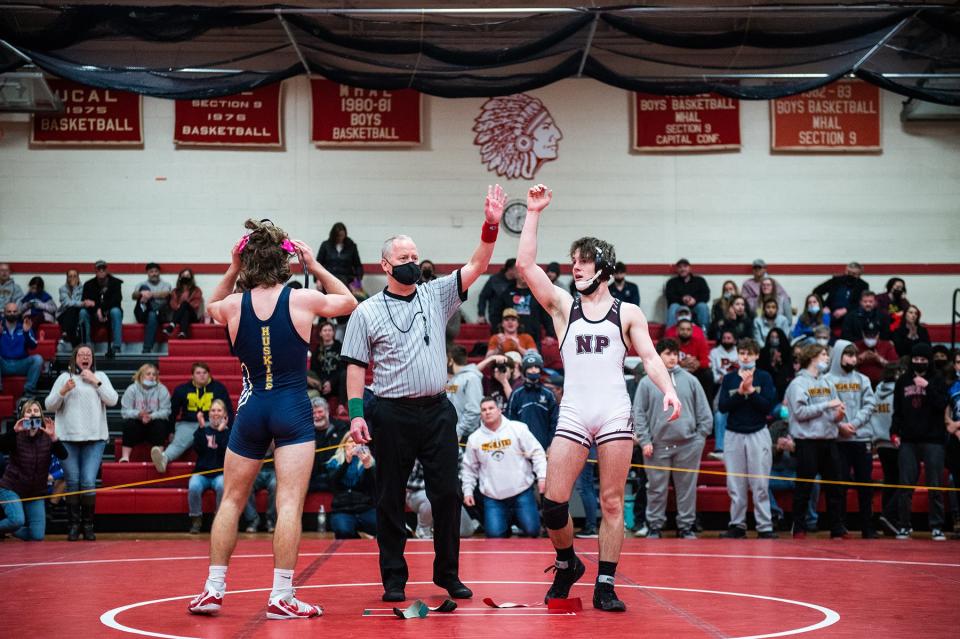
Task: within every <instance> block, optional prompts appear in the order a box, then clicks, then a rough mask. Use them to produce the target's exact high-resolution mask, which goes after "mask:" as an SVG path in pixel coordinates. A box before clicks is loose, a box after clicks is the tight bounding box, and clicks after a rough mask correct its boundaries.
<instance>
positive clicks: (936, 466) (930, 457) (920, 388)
mask: <svg viewBox="0 0 960 639" xmlns="http://www.w3.org/2000/svg"><path fill="white" fill-rule="evenodd" d="M932 350H933V349H931V348H930V345H929V344H924V343H922V342H921V343H919V344H914V346H913V350H912V351H911V352H910V367H909V369H908V370H907V372H905V373H903V374H902V375H901V376H900V377H899V378H898V379H897V385H896V388H895V389H894V391H893V421H892V424H891V426H890V434H891V435H896V436H898V437H899V438H900V452H899V455H898V456H897V462H898V464H899V465H900V484H901V485H904V486H913V485H915V484H916V483H917V479H918V478H919V476H920V463H921V462H922V463H923V467H924V474H925V475H926V478H927V486H928V487H939V486H940V479H941V477H942V475H943V464H944V456H945V453H946V450H945V448H946V447H945V442H946V437H947V429H946V424H945V423H944V411H945V409H946V407H947V402H948V398H947V387H946V384H945V383H944V381H943V377H941V376H940V375H939V373H937V372H936V370H934V368H933V367H932V366H931V362H930V360H931V359H932V354H933V353H932ZM912 502H913V491H912V490H908V489H901V491H900V522H899V526H900V531H899V532H898V533H897V539H909V538H910V513H911V511H912ZM927 503H928V508H929V512H928V517H929V523H930V534H931V538H932V539H933V540H934V541H944V540H945V539H946V536H945V535H944V534H943V524H944V517H943V493H942V492H940V491H939V490H931V491H928V493H927Z"/></svg>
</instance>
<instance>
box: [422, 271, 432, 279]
mask: <svg viewBox="0 0 960 639" xmlns="http://www.w3.org/2000/svg"><path fill="white" fill-rule="evenodd" d="M420 272H421V274H422V275H423V279H425V280H431V279H433V269H430V268H424V269H420Z"/></svg>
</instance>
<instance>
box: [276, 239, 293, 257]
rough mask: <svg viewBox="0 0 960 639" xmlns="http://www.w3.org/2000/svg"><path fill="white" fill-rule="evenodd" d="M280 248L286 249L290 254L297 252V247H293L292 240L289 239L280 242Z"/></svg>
mask: <svg viewBox="0 0 960 639" xmlns="http://www.w3.org/2000/svg"><path fill="white" fill-rule="evenodd" d="M280 248H282V249H283V250H284V251H286V252H287V253H289V254H290V255H293V254H294V253H296V252H297V249H296V247H294V245H293V242H291V241H290V240H289V239H286V240H284V241H283V242H281V243H280Z"/></svg>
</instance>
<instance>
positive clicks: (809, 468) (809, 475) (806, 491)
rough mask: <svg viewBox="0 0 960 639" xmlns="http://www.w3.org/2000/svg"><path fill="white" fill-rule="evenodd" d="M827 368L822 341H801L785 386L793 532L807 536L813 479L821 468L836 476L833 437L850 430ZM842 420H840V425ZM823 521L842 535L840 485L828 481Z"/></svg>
mask: <svg viewBox="0 0 960 639" xmlns="http://www.w3.org/2000/svg"><path fill="white" fill-rule="evenodd" d="M829 370H830V352H829V351H828V350H827V348H826V347H825V346H821V345H820V344H810V345H808V346H804V347H803V350H801V351H800V370H799V371H798V372H797V376H796V377H794V378H793V381H792V382H790V385H789V386H788V387H787V392H786V395H785V397H784V403H785V404H786V405H787V410H788V411H789V419H790V436H791V437H792V438H793V441H794V444H795V446H796V451H795V455H796V458H797V480H798V481H797V482H796V483H795V486H794V493H793V536H794V538H795V539H802V538H804V537H806V531H805V530H804V528H803V522H804V516H805V512H806V509H807V502H809V500H810V491H811V488H812V487H813V484H812V483H811V482H810V481H803V480H811V479H813V478H815V477H816V476H817V474H818V473H819V474H820V477H821V478H822V479H823V480H824V481H828V482H833V481H836V480H837V479H839V478H840V450H839V448H838V447H837V437H838V435H839V434H840V433H841V432H842V433H843V434H844V436H845V437H850V436H852V435H853V434H854V432H855V431H854V429H853V427H852V426H850V425H849V424H848V423H846V419H845V416H846V410H845V408H844V405H843V401H842V400H841V399H840V397H839V396H838V395H837V389H836V387H835V386H834V385H833V382H831V381H830V377H829V376H828V375H827V373H828V372H829ZM841 423H842V424H843V426H841ZM823 492H824V493H825V494H826V498H827V523H828V525H829V526H830V537H831V538H838V537H841V538H842V537H846V536H847V534H846V532H845V531H844V529H843V522H842V521H841V519H840V491H839V489H838V488H837V486H836V485H834V484H826V485H825V486H824V491H823Z"/></svg>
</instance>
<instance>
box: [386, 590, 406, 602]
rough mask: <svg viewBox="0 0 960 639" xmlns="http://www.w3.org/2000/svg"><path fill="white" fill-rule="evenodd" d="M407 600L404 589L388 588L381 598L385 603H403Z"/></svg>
mask: <svg viewBox="0 0 960 639" xmlns="http://www.w3.org/2000/svg"><path fill="white" fill-rule="evenodd" d="M406 598H407V595H406V594H405V593H404V592H403V588H388V589H386V590H384V591H383V597H381V599H383V600H384V601H403V600H404V599H406Z"/></svg>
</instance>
